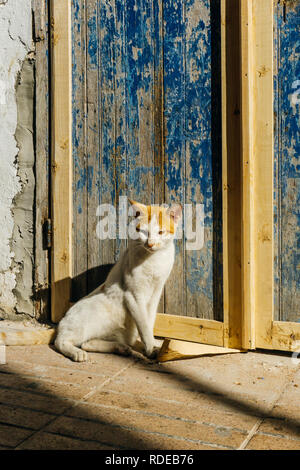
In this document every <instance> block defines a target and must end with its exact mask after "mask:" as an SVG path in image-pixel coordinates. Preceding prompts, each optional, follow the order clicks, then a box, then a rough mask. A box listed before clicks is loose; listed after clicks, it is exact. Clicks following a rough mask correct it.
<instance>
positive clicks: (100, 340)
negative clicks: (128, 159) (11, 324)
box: [55, 201, 182, 361]
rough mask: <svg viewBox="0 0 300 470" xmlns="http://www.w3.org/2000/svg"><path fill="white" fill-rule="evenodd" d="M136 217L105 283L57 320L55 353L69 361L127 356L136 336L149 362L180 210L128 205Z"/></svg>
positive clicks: (170, 266) (155, 343) (177, 207)
mask: <svg viewBox="0 0 300 470" xmlns="http://www.w3.org/2000/svg"><path fill="white" fill-rule="evenodd" d="M130 204H131V205H132V208H133V210H134V211H135V213H136V224H135V230H136V236H135V237H134V238H135V239H130V240H129V243H128V248H127V249H126V251H125V252H124V253H123V255H122V256H121V257H120V259H119V260H118V262H117V263H116V264H115V266H114V267H113V268H112V270H111V271H110V273H109V275H108V277H107V279H106V281H105V283H104V284H102V285H101V286H100V287H98V288H97V289H96V290H94V291H93V292H92V293H91V294H89V295H88V296H87V297H84V298H83V299H81V300H80V301H79V302H77V303H76V304H75V305H73V306H72V307H71V308H70V309H69V311H68V312H67V313H66V315H65V317H64V318H63V319H62V320H61V321H60V323H59V326H58V331H57V336H56V340H55V346H56V348H57V349H58V350H59V351H60V352H61V353H62V354H64V355H65V356H67V357H70V358H71V359H73V360H74V361H86V360H87V357H88V356H87V352H86V351H94V352H103V353H108V352H116V353H120V354H130V352H131V351H132V349H131V348H132V347H133V346H134V344H135V343H136V340H137V339H138V335H139V336H140V339H141V340H142V342H143V345H144V353H145V354H146V356H147V357H149V358H153V357H154V356H155V354H156V352H157V346H158V344H157V342H156V340H155V338H154V336H153V328H154V322H155V318H156V313H157V308H158V304H159V300H160V297H161V294H162V290H163V287H164V285H165V282H166V280H167V279H168V277H169V274H170V272H171V270H172V267H173V263H174V257H175V247H174V243H173V240H174V237H175V233H176V229H177V225H178V222H179V220H180V218H181V214H182V210H181V206H179V205H173V206H171V207H169V208H167V207H165V206H145V205H143V204H140V203H138V202H135V201H130Z"/></svg>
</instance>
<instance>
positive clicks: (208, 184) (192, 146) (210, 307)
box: [184, 1, 220, 319]
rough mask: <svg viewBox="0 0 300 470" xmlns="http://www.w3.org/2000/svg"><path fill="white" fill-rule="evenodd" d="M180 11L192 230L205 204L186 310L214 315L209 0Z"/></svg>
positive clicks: (189, 268)
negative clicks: (199, 207)
mask: <svg viewBox="0 0 300 470" xmlns="http://www.w3.org/2000/svg"><path fill="white" fill-rule="evenodd" d="M185 10H186V11H185V56H186V57H185V67H186V70H185V98H184V99H185V116H184V119H185V124H184V127H185V131H184V132H185V136H186V180H185V185H186V188H185V193H186V197H185V202H186V203H188V204H192V206H193V212H194V214H193V217H192V219H193V228H194V229H195V228H197V226H196V216H195V212H196V205H197V204H203V206H204V212H203V215H204V221H203V222H204V245H203V247H198V248H197V249H195V250H192V251H190V250H187V251H186V252H185V262H186V266H185V273H186V274H185V275H186V303H187V306H186V311H187V312H188V313H189V315H192V316H195V317H199V318H211V319H214V318H215V317H214V301H213V297H214V288H213V265H214V263H213V195H214V188H213V187H212V135H211V115H212V111H213V112H217V109H216V110H212V107H211V99H212V86H211V72H212V70H211V34H212V31H211V8H210V2H209V1H204V2H197V1H196V2H195V1H189V2H187V3H186V5H185ZM214 72H215V73H218V72H217V70H215V71H214ZM219 72H220V71H219ZM195 245H196V243H195Z"/></svg>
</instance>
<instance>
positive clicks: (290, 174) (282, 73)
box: [274, 2, 300, 321]
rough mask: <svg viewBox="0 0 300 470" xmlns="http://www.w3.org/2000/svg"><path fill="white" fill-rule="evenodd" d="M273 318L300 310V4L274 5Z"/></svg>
mask: <svg viewBox="0 0 300 470" xmlns="http://www.w3.org/2000/svg"><path fill="white" fill-rule="evenodd" d="M274 50H275V58H274V69H275V73H274V92H275V97H274V111H275V148H274V154H275V155H274V157H275V158H274V163H275V167H274V175H275V179H274V187H275V194H274V236H275V253H274V255H275V319H276V320H283V321H297V320H298V319H299V312H300V232H299V227H300V165H299V163H300V139H299V135H300V105H299V103H296V102H295V101H294V102H293V93H295V92H297V89H298V90H299V88H300V86H299V85H298V86H296V85H295V83H296V82H297V80H299V81H300V3H299V2H286V5H282V4H278V5H276V7H275V34H274Z"/></svg>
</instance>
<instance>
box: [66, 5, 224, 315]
mask: <svg viewBox="0 0 300 470" xmlns="http://www.w3.org/2000/svg"><path fill="white" fill-rule="evenodd" d="M211 3H214V6H213V7H212V6H211ZM217 11H218V15H219V14H220V4H219V0H215V1H214V2H210V1H209V0H185V1H184V0H159V1H157V2H149V1H148V0H127V1H126V2H124V1H122V0H112V1H111V2H108V1H104V0H93V1H91V2H90V3H87V2H86V1H85V0H73V1H72V37H73V52H72V61H73V74H72V79H73V111H72V114H73V162H74V206H75V207H76V208H77V211H75V212H76V219H75V222H74V224H75V229H74V239H75V243H76V244H77V248H76V250H77V251H76V253H77V254H76V256H77V257H78V258H79V257H80V253H81V252H82V253H84V254H83V255H82V256H81V261H80V262H78V266H77V265H76V267H75V271H76V270H77V271H78V272H79V271H81V272H82V271H83V270H84V269H83V264H82V263H83V261H82V260H83V259H85V260H88V258H89V256H88V251H89V249H90V248H89V244H90V243H92V246H93V249H95V245H96V242H95V241H93V239H92V237H93V234H92V233H91V232H89V233H88V230H89V226H90V225H91V226H92V220H90V219H89V218H90V217H93V216H94V214H95V205H96V204H97V203H101V202H106V203H107V202H110V203H112V204H114V205H117V204H118V197H119V196H120V195H127V196H129V197H132V198H135V199H138V200H141V201H144V202H145V203H150V202H154V201H156V202H158V199H159V201H160V202H164V201H163V200H162V198H163V197H164V198H165V202H172V201H176V202H181V203H182V204H185V203H192V204H196V203H203V204H204V206H205V230H206V231H205V246H204V248H203V250H201V251H199V252H185V248H184V244H183V243H182V242H180V241H178V242H177V243H176V252H177V260H176V263H177V264H176V266H175V267H174V271H173V273H172V275H171V279H170V283H169V287H167V290H166V299H167V300H166V305H167V309H168V310H169V311H172V313H178V314H190V315H193V316H200V317H206V318H215V319H220V320H221V319H222V287H220V288H218V296H217V297H218V298H217V299H216V289H215V287H214V285H215V284H216V282H217V281H216V269H215V267H214V266H215V265H216V263H217V264H218V270H219V273H220V272H221V271H222V265H221V259H222V256H221V249H222V246H221V244H218V246H217V245H216V242H215V241H214V240H215V238H214V237H215V234H214V232H215V231H216V227H217V228H218V230H219V231H220V232H221V231H222V222H221V220H220V221H217V222H216V220H215V217H216V215H215V213H214V208H213V206H214V198H215V193H216V191H220V190H221V189H220V188H221V184H220V181H221V180H220V178H221V168H220V167H219V171H220V173H219V174H217V175H216V174H215V175H214V174H213V151H212V96H213V91H214V90H213V89H212V68H211V63H212V55H213V50H212V43H213V40H214V41H216V38H217V41H219V40H220V35H219V33H218V32H216V31H214V32H213V34H214V38H212V31H211V15H212V12H217ZM213 14H215V13H213ZM218 21H219V20H218ZM86 66H87V70H86V69H85V67H86ZM215 73H220V70H216V71H215ZM218 106H220V103H218ZM85 109H87V112H86V111H85ZM216 112H218V109H216ZM216 181H218V182H217V185H216V184H215V182H216ZM215 186H217V187H215ZM85 207H87V208H88V210H87V212H88V216H87V215H86V214H85V209H83V208H85ZM90 214H91V215H90ZM86 219H87V220H86ZM76 226H77V227H80V229H78V233H77V232H76ZM82 227H86V229H84V228H82ZM84 230H86V231H87V232H86V234H85V233H84ZM75 232H76V233H75ZM109 243H110V244H109ZM122 246H124V245H122V242H121V241H120V240H116V241H112V242H109V241H108V243H106V242H105V243H102V245H100V244H99V246H97V247H96V250H98V251H97V253H98V254H99V259H98V263H99V264H101V263H103V264H104V263H106V262H108V261H107V258H105V257H108V256H110V258H109V259H110V262H113V260H114V259H115V256H116V254H117V253H118V252H119V250H120V249H121V247H122ZM216 246H217V248H216ZM97 256H98V255H97ZM94 259H96V255H95V256H94ZM95 262H96V261H95ZM86 269H87V270H88V269H89V265H88V261H87V265H86ZM220 280H221V277H220V276H219V278H218V281H220ZM87 283H88V282H87ZM219 284H220V286H222V282H219ZM172 288H173V293H174V294H173V295H170V292H171V291H172ZM216 302H217V303H218V304H219V310H218V313H217V314H216V313H215V312H214V306H215V304H216Z"/></svg>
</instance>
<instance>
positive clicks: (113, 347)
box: [81, 338, 131, 356]
mask: <svg viewBox="0 0 300 470" xmlns="http://www.w3.org/2000/svg"><path fill="white" fill-rule="evenodd" d="M81 349H84V350H85V351H89V352H101V353H116V354H121V355H122V356H129V355H130V354H131V348H130V346H127V345H126V344H122V343H118V342H117V341H105V340H103V339H99V338H94V339H90V340H89V341H86V342H85V343H83V344H82V345H81Z"/></svg>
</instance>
